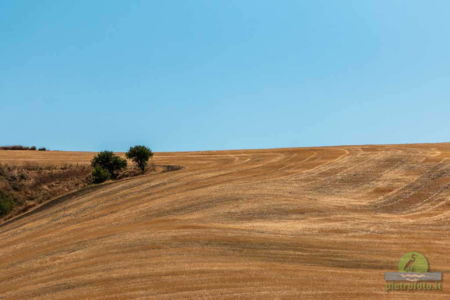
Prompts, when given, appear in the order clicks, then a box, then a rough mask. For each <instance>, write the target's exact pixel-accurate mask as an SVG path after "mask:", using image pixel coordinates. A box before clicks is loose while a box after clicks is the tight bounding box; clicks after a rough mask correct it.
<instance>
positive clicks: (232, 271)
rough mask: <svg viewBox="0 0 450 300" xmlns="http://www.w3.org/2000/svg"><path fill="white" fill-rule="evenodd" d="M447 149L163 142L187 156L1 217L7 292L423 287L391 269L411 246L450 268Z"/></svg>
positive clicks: (203, 293) (0, 158)
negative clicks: (203, 146) (392, 280)
mask: <svg viewBox="0 0 450 300" xmlns="http://www.w3.org/2000/svg"><path fill="white" fill-rule="evenodd" d="M91 155H92V154H89V153H74V152H72V153H71V152H46V153H33V152H27V153H25V152H22V151H17V152H15V153H13V151H9V152H6V151H0V163H1V162H7V163H24V162H27V163H36V162H38V163H60V162H63V161H67V160H70V161H71V162H72V163H87V162H89V159H90V157H91ZM448 157H450V145H449V144H428V145H393V146H348V147H322V148H297V149H273V150H240V151H211V152H180V153H158V154H157V155H156V157H155V162H156V163H157V164H171V165H182V166H183V167H184V168H183V169H182V170H178V171H174V172H167V173H163V174H156V175H148V176H142V177H136V178H133V179H130V180H125V181H121V182H116V183H113V184H110V185H106V186H103V187H100V188H96V189H93V190H92V191H91V192H87V193H82V194H81V195H79V196H77V197H68V199H65V200H64V201H59V202H58V203H55V204H54V205H49V207H48V208H46V209H40V210H39V211H36V212H34V213H32V214H29V215H27V216H25V217H23V218H20V219H18V220H16V221H14V222H10V223H8V224H5V225H3V226H0V268H1V272H0V282H1V285H0V299H3V298H2V297H4V298H5V299H9V298H17V299H28V298H33V297H36V298H42V299H49V298H50V299H54V298H72V299H83V298H139V297H142V298H153V297H155V298H160V299H177V298H193V299H199V298H222V299H223V298H228V299H236V298H268V299H273V298H277V297H278V298H297V299H298V298H300V299H310V298H317V299H346V298H351V297H355V298H363V297H364V298H367V297H373V298H380V297H385V298H405V299H411V298H414V297H417V299H419V298H421V297H423V296H424V293H422V292H414V293H411V292H394V293H388V292H386V291H385V282H384V279H383V275H384V272H388V271H396V268H397V262H398V259H399V258H400V256H401V255H403V254H404V253H406V252H410V251H419V252H422V253H424V254H425V255H426V256H427V258H428V260H429V261H430V264H431V268H432V269H433V270H434V271H442V272H449V271H450V258H449V256H448V253H449V250H450V238H449V234H448V232H449V229H450V226H449V220H450V219H449V217H450V188H449V187H450V161H449V160H448ZM443 286H444V291H443V292H432V291H431V292H430V291H428V292H426V295H427V296H430V295H432V296H435V297H442V298H444V297H445V296H449V293H450V285H449V286H448V287H447V286H446V283H445V282H444V283H443Z"/></svg>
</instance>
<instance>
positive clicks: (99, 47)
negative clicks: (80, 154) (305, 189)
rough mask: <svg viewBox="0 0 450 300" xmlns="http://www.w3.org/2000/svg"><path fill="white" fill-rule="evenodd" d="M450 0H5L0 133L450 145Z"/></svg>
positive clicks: (205, 142)
mask: <svg viewBox="0 0 450 300" xmlns="http://www.w3.org/2000/svg"><path fill="white" fill-rule="evenodd" d="M449 36H450V2H449V1H436V0H431V1H413V0H404V1H398V0H397V1H396V0H386V1H382V0H376V1H375V0H374V1H368V0H357V1H345V0H339V1H337V0H336V1H333V0H327V1H320V0H310V1H300V0H297V1H262V0H258V1H250V0H244V1H243V0H239V1H229V0H226V1H225V0H221V1H219V0H213V1H211V0H207V1H200V0H178V1H175V0H169V1H119V0H117V1H109V0H108V1H99V0H94V1H93V0H88V1H86V0H83V1H80V0H79V1H64V0H59V1H54V0H40V1H34V0H33V1H31V0H30V1H23V0H3V1H1V2H0V128H1V131H0V144H3V145H9V144H24V145H36V146H47V147H49V148H51V149H59V150H86V151H88V150H103V149H110V150H115V151H122V150H126V149H127V148H128V147H129V146H130V145H134V144H145V145H148V146H150V147H151V148H152V149H153V150H155V151H184V150H216V149H242V148H274V147H302V146H321V145H342V144H380V143H413V142H444V141H450V122H449V120H450V55H449V53H450V39H449Z"/></svg>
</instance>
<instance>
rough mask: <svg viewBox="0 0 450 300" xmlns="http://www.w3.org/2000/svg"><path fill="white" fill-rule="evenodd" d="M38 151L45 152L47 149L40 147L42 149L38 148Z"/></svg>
mask: <svg viewBox="0 0 450 300" xmlns="http://www.w3.org/2000/svg"><path fill="white" fill-rule="evenodd" d="M38 150H39V151H47V148H45V147H42V148H39V149H38Z"/></svg>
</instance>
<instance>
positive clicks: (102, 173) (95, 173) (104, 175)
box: [92, 166, 110, 183]
mask: <svg viewBox="0 0 450 300" xmlns="http://www.w3.org/2000/svg"><path fill="white" fill-rule="evenodd" d="M109 178H110V174H109V172H108V170H106V169H103V168H102V167H100V166H95V167H94V169H93V170H92V182H93V183H102V182H104V181H106V180H108V179H109Z"/></svg>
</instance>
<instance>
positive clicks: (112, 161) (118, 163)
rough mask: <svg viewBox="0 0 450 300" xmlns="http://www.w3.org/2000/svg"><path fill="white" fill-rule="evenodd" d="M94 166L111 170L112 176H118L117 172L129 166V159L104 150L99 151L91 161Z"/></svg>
mask: <svg viewBox="0 0 450 300" xmlns="http://www.w3.org/2000/svg"><path fill="white" fill-rule="evenodd" d="M91 165H92V167H93V168H94V171H95V168H96V167H101V168H103V169H105V170H106V171H108V172H109V175H110V177H111V178H113V179H114V178H116V177H117V175H118V174H117V173H118V172H119V171H120V170H122V169H124V168H126V167H127V161H126V160H125V159H123V158H120V157H119V156H117V155H115V154H114V153H113V152H111V151H102V152H100V153H98V154H97V155H96V156H95V157H94V158H93V159H92V161H91Z"/></svg>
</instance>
